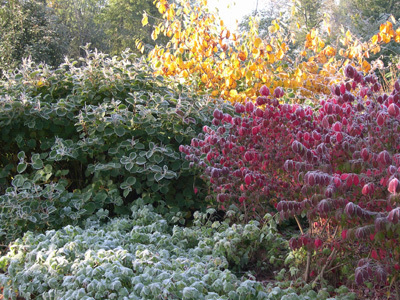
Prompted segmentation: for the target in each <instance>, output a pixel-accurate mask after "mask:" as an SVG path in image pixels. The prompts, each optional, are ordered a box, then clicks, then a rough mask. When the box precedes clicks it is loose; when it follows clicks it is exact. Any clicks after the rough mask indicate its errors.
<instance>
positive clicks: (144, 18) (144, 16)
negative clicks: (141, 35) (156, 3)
mask: <svg viewBox="0 0 400 300" xmlns="http://www.w3.org/2000/svg"><path fill="white" fill-rule="evenodd" d="M148 23H149V19H148V17H147V14H146V13H144V14H143V19H142V26H146V25H147V24H148Z"/></svg>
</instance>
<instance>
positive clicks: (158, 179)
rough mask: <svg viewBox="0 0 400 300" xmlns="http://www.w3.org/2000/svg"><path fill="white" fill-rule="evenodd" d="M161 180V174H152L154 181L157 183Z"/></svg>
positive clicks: (162, 176)
mask: <svg viewBox="0 0 400 300" xmlns="http://www.w3.org/2000/svg"><path fill="white" fill-rule="evenodd" d="M163 178H164V175H163V174H161V173H156V174H154V180H155V181H157V182H159V181H160V180H161V179H163Z"/></svg>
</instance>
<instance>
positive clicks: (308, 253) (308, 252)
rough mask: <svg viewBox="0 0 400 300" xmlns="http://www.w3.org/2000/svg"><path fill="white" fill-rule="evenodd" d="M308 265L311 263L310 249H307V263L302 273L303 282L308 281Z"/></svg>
mask: <svg viewBox="0 0 400 300" xmlns="http://www.w3.org/2000/svg"><path fill="white" fill-rule="evenodd" d="M310 265H311V251H310V250H308V251H307V265H306V271H305V273H304V282H307V281H308V274H309V273H310Z"/></svg>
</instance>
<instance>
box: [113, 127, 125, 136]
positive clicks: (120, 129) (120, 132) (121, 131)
mask: <svg viewBox="0 0 400 300" xmlns="http://www.w3.org/2000/svg"><path fill="white" fill-rule="evenodd" d="M114 132H115V134H116V135H118V136H119V137H121V136H123V135H124V134H125V128H124V127H122V126H117V127H115V128H114Z"/></svg>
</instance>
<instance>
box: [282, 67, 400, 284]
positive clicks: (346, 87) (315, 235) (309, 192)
mask: <svg viewBox="0 0 400 300" xmlns="http://www.w3.org/2000/svg"><path fill="white" fill-rule="evenodd" d="M345 74H346V76H347V78H348V79H347V80H346V82H343V83H340V84H338V85H334V86H333V87H332V98H330V99H326V100H323V101H321V103H320V107H319V109H318V113H316V117H315V121H316V123H317V126H316V128H315V130H314V132H313V133H312V134H311V135H310V134H309V132H308V130H307V129H305V128H299V134H298V135H297V137H298V138H299V139H300V138H302V140H295V141H293V143H292V148H293V152H294V154H295V158H294V159H295V160H296V161H297V162H296V161H293V160H288V161H287V162H286V163H285V167H286V170H287V171H288V172H289V173H290V174H294V178H297V179H298V182H299V183H300V184H301V185H302V193H303V195H304V197H305V198H306V200H303V201H302V202H301V203H299V202H296V201H282V202H280V203H279V204H278V206H277V209H278V211H280V215H281V217H282V219H286V218H288V217H290V216H293V215H298V214H299V213H300V212H302V211H303V212H304V211H306V212H307V217H308V220H309V223H310V229H309V230H308V233H306V234H305V235H303V236H301V237H298V238H292V240H291V247H292V248H293V249H297V248H301V247H302V248H305V249H308V251H310V253H315V254H316V256H315V260H314V263H312V265H311V269H312V268H316V270H317V273H316V275H317V278H316V279H315V282H316V281H318V280H320V279H322V277H323V275H324V272H326V271H327V270H328V268H330V267H332V268H333V266H335V265H334V262H337V264H338V266H340V265H341V264H344V265H342V268H341V269H342V272H343V273H342V274H343V275H344V276H345V279H346V278H347V277H348V276H349V274H352V273H353V272H352V271H350V268H349V267H350V266H353V267H354V268H355V274H354V275H353V276H354V277H353V278H354V279H355V281H356V283H357V284H363V283H366V284H368V282H369V285H370V286H374V287H375V288H379V287H381V286H383V287H385V286H387V285H388V286H389V287H388V288H389V290H390V288H391V287H392V285H393V284H394V285H396V284H398V280H397V279H398V278H399V276H400V266H399V257H400V243H399V241H400V239H399V233H400V230H399V229H400V227H399V218H400V208H399V192H400V188H399V187H400V186H399V179H400V175H399V170H400V159H399V157H400V156H399V146H398V142H399V139H400V136H399V132H400V131H399V130H400V108H399V107H400V83H399V81H397V82H396V83H395V85H394V88H393V90H391V92H390V94H387V93H385V92H382V90H381V86H380V84H379V83H378V82H377V78H376V77H375V76H372V75H368V76H363V75H362V74H361V73H359V72H357V71H356V69H355V68H354V67H352V66H351V65H348V66H347V67H346V69H345ZM306 135H307V138H305V136H306ZM309 157H311V158H312V159H309ZM299 164H300V165H302V166H303V167H306V169H307V170H308V171H307V172H303V171H302V170H299V168H297V165H299ZM293 200H301V199H293ZM357 262H358V263H357ZM356 263H357V264H356ZM396 281H397V283H396Z"/></svg>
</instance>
